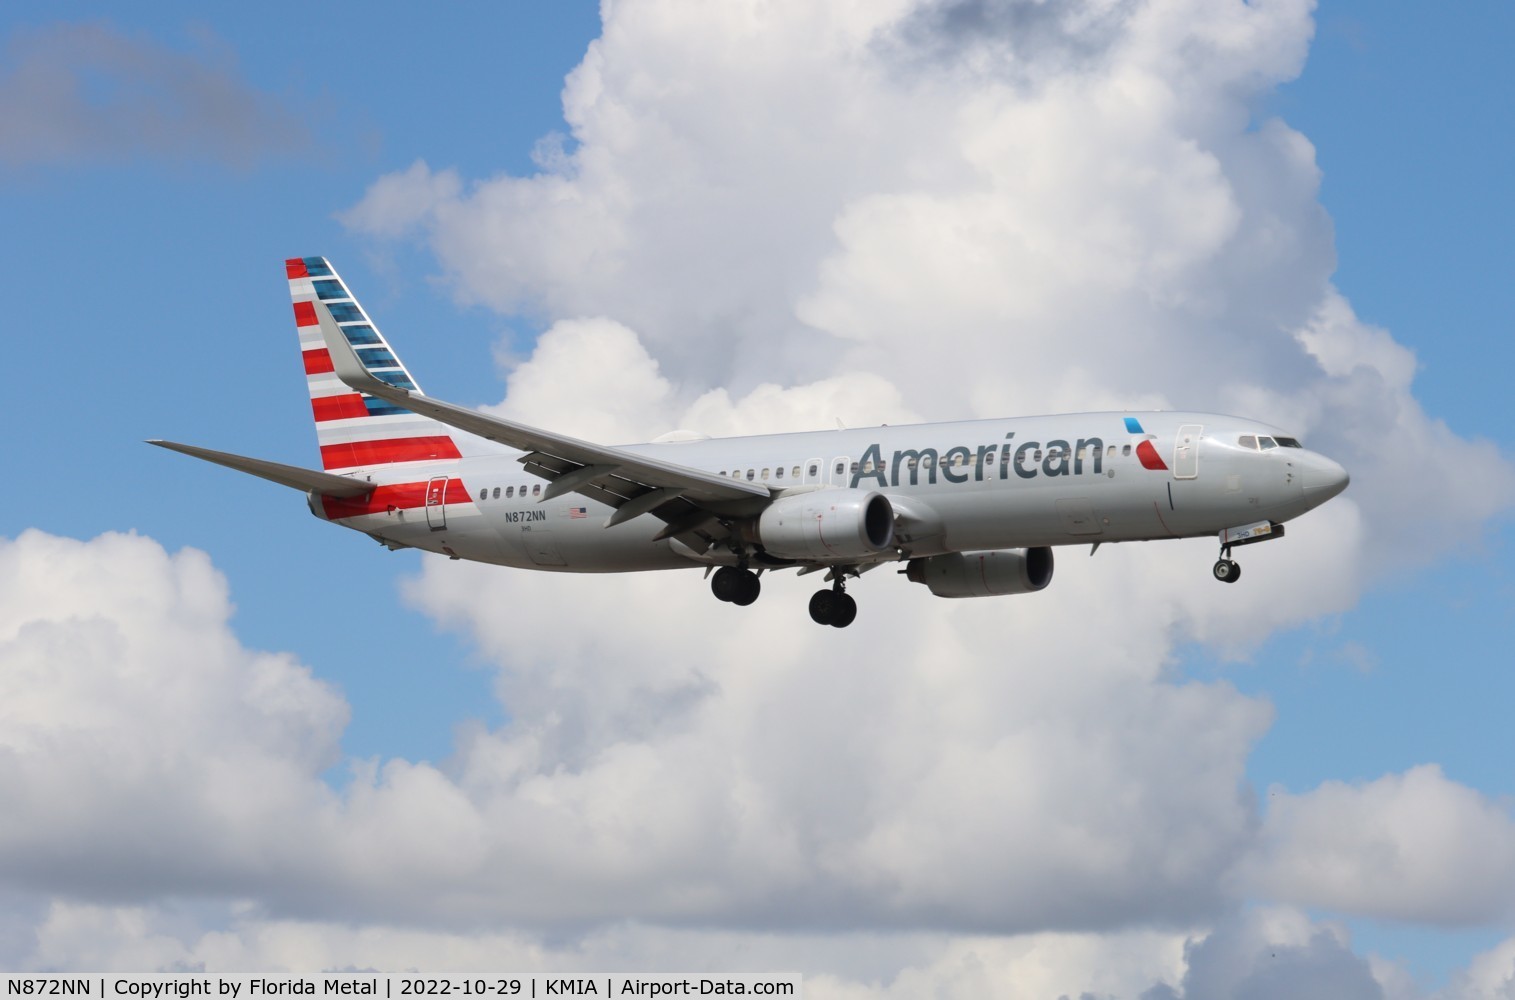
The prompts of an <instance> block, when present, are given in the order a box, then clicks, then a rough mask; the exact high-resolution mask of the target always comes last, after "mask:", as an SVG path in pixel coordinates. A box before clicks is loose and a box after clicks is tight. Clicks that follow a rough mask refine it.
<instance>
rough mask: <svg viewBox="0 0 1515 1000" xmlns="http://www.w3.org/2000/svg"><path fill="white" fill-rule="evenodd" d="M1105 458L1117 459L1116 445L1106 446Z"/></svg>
mask: <svg viewBox="0 0 1515 1000" xmlns="http://www.w3.org/2000/svg"><path fill="white" fill-rule="evenodd" d="M1105 457H1106V458H1114V457H1115V445H1113V444H1112V445H1106V446H1105Z"/></svg>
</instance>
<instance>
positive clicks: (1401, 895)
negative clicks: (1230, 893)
mask: <svg viewBox="0 0 1515 1000" xmlns="http://www.w3.org/2000/svg"><path fill="white" fill-rule="evenodd" d="M1252 877H1253V878H1255V879H1256V880H1257V882H1258V887H1259V888H1260V889H1261V890H1262V891H1263V892H1264V893H1266V894H1267V895H1269V896H1271V897H1273V898H1275V899H1286V900H1289V901H1292V902H1295V903H1298V904H1300V905H1303V906H1312V907H1320V908H1325V909H1330V910H1335V911H1337V912H1344V913H1358V914H1366V915H1371V916H1375V917H1381V918H1386V919H1392V920H1405V921H1418V922H1427V923H1440V924H1474V923H1487V922H1491V921H1498V920H1501V919H1508V918H1509V917H1510V915H1511V906H1512V900H1515V819H1512V818H1511V816H1510V813H1509V811H1508V809H1506V808H1503V807H1501V806H1499V805H1497V804H1495V803H1494V802H1491V801H1489V800H1488V799H1487V798H1485V797H1484V796H1483V795H1481V794H1480V793H1478V792H1477V791H1475V790H1474V789H1471V788H1469V787H1467V786H1466V785H1461V784H1458V783H1457V782H1454V781H1450V780H1448V779H1447V778H1446V776H1445V775H1443V774H1442V773H1441V769H1440V768H1438V767H1436V766H1435V765H1432V764H1427V765H1422V766H1420V767H1416V768H1412V769H1411V770H1409V771H1407V772H1405V773H1403V774H1394V775H1387V776H1385V777H1382V778H1379V779H1378V780H1376V781H1372V782H1368V783H1365V784H1361V785H1348V784H1346V783H1344V782H1339V781H1329V782H1326V783H1325V784H1323V785H1321V786H1320V787H1319V788H1316V789H1314V790H1312V791H1309V792H1306V793H1304V794H1302V795H1290V794H1288V793H1286V792H1284V791H1283V790H1282V789H1273V790H1272V792H1271V793H1270V796H1269V808H1268V821H1267V824H1266V826H1265V828H1264V831H1263V838H1262V850H1261V855H1260V857H1259V859H1258V860H1257V862H1256V864H1255V866H1254V871H1253V876H1252Z"/></svg>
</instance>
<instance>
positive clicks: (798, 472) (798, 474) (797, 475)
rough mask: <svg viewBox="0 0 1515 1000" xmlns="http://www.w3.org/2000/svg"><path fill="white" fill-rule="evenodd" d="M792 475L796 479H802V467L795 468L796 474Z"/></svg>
mask: <svg viewBox="0 0 1515 1000" xmlns="http://www.w3.org/2000/svg"><path fill="white" fill-rule="evenodd" d="M791 475H793V476H794V478H795V479H798V478H800V467H799V466H798V465H796V466H795V467H794V472H793V473H791Z"/></svg>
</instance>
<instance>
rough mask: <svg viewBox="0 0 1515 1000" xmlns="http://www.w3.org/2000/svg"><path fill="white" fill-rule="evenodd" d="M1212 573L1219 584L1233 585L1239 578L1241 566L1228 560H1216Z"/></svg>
mask: <svg viewBox="0 0 1515 1000" xmlns="http://www.w3.org/2000/svg"><path fill="white" fill-rule="evenodd" d="M1212 572H1213V573H1214V574H1215V579H1217V580H1219V581H1220V582H1221V583H1235V582H1236V581H1237V580H1238V579H1240V578H1241V566H1240V565H1239V564H1237V563H1234V562H1232V561H1231V560H1230V559H1217V560H1216V562H1215V567H1214V569H1213V570H1212Z"/></svg>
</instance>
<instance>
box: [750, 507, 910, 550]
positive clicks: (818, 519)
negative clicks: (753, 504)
mask: <svg viewBox="0 0 1515 1000" xmlns="http://www.w3.org/2000/svg"><path fill="white" fill-rule="evenodd" d="M757 536H758V541H759V542H761V543H762V546H763V548H764V549H765V550H767V552H768V554H769V555H774V556H778V557H779V558H781V559H825V560H832V559H867V558H870V557H872V556H875V555H877V554H878V553H880V552H883V551H885V550H887V549H889V548H890V546H892V545H893V544H894V508H893V507H891V506H890V504H889V500H888V498H887V497H885V496H884V495H883V494H882V493H875V492H874V491H872V490H841V489H835V490H816V491H814V492H811V493H797V494H795V495H794V496H787V497H780V498H779V499H777V500H775V501H773V503H771V504H769V505H768V508H767V509H766V510H764V511H763V513H762V515H761V516H759V517H758V521H757Z"/></svg>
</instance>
